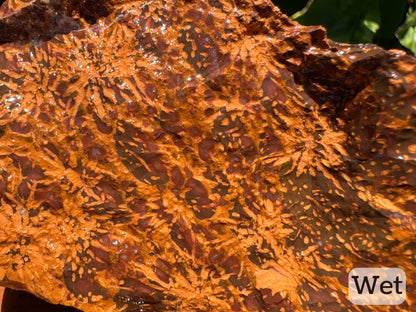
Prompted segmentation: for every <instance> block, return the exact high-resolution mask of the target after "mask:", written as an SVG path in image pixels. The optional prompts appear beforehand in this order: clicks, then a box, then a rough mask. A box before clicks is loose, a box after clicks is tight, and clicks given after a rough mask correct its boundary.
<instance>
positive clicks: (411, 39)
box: [396, 8, 416, 55]
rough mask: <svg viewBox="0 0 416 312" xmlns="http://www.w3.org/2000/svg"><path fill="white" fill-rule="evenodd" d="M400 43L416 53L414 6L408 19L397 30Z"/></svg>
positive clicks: (415, 13)
mask: <svg viewBox="0 0 416 312" xmlns="http://www.w3.org/2000/svg"><path fill="white" fill-rule="evenodd" d="M396 36H397V38H398V39H399V41H400V43H401V44H402V45H403V46H404V47H406V48H408V49H409V50H411V51H412V52H413V54H415V55H416V11H414V10H413V9H412V8H410V9H409V12H408V14H407V17H406V21H405V22H404V24H403V25H402V26H400V27H399V29H398V30H397V32H396Z"/></svg>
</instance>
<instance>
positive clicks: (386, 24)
mask: <svg viewBox="0 0 416 312" xmlns="http://www.w3.org/2000/svg"><path fill="white" fill-rule="evenodd" d="M273 1H274V3H275V4H276V5H277V6H278V7H279V8H280V9H281V10H282V11H283V12H284V13H285V14H287V15H289V16H290V17H291V18H292V19H294V20H296V21H298V22H299V23H301V24H303V25H323V26H324V27H325V28H326V29H327V31H328V37H329V38H330V39H332V40H335V41H339V42H349V43H376V44H378V45H380V46H382V47H384V48H386V49H406V50H407V51H408V52H410V51H411V52H413V53H414V54H416V5H415V2H414V0H411V1H410V0H309V1H308V0H273Z"/></svg>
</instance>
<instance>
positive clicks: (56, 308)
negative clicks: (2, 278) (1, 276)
mask: <svg viewBox="0 0 416 312" xmlns="http://www.w3.org/2000/svg"><path fill="white" fill-rule="evenodd" d="M1 311H2V312H81V311H80V310H77V309H75V308H71V307H67V306H63V305H55V304H51V303H48V302H46V301H44V300H42V299H40V298H38V297H36V296H34V295H32V294H29V293H27V292H25V291H19V290H13V289H10V288H6V289H5V291H4V297H3V303H2V306H1Z"/></svg>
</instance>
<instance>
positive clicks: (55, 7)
mask: <svg viewBox="0 0 416 312" xmlns="http://www.w3.org/2000/svg"><path fill="white" fill-rule="evenodd" d="M2 2H3V1H2ZM110 13H111V5H110V2H109V1H106V0H105V1H94V0H49V1H42V0H35V1H33V2H31V3H30V4H28V5H27V6H26V7H23V8H21V9H20V10H18V11H16V12H14V13H12V14H10V15H8V16H6V17H3V18H0V44H4V43H8V42H19V43H28V42H32V43H35V44H38V43H41V42H43V41H47V40H50V39H52V38H53V37H54V36H56V35H59V34H68V33H69V32H71V31H74V30H78V29H81V28H82V27H83V26H84V27H85V23H88V24H94V23H96V21H97V19H98V18H100V17H105V16H108V15H109V14H110Z"/></svg>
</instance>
